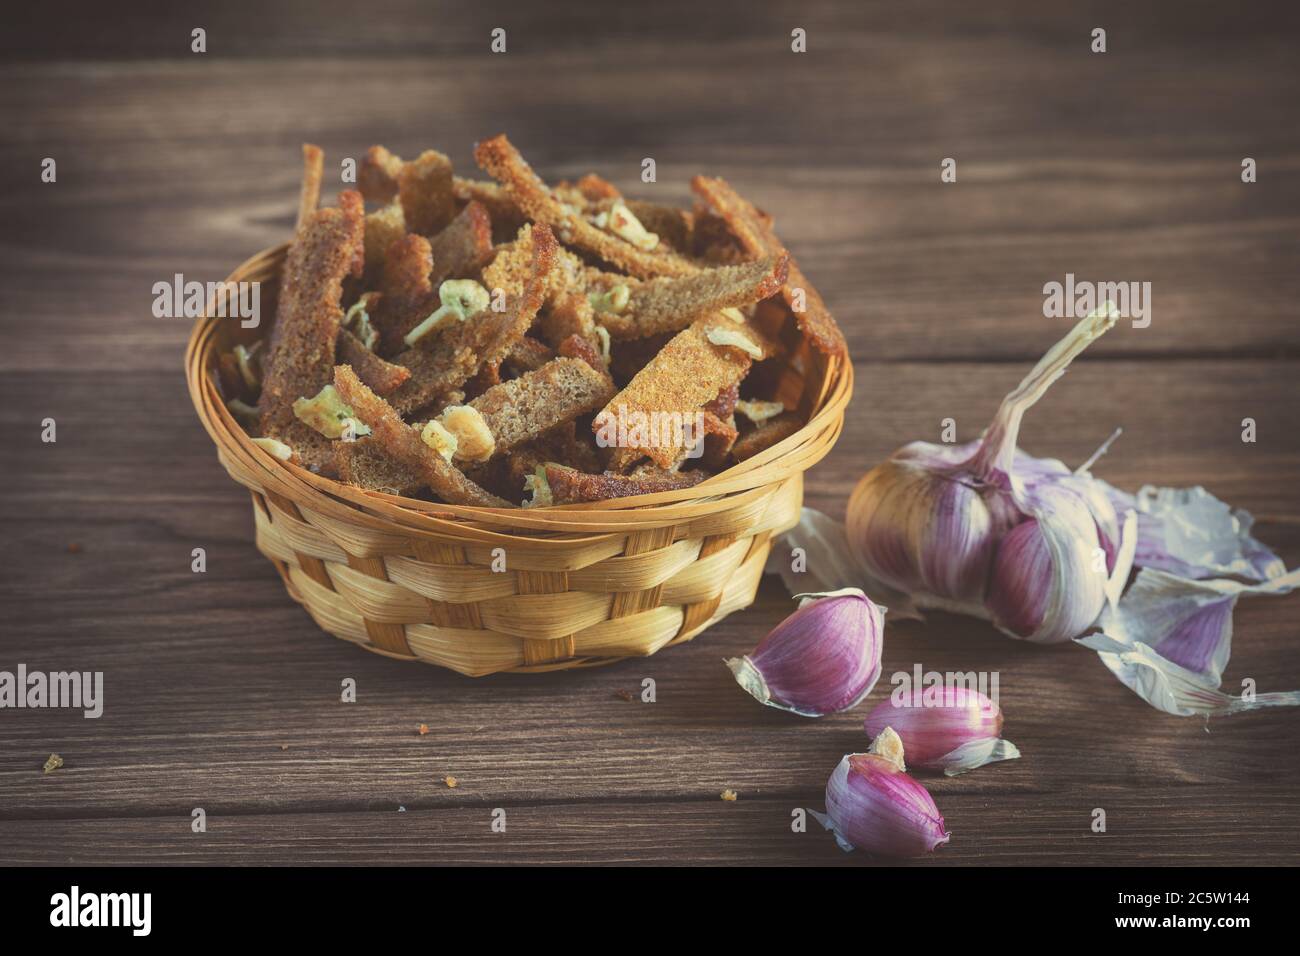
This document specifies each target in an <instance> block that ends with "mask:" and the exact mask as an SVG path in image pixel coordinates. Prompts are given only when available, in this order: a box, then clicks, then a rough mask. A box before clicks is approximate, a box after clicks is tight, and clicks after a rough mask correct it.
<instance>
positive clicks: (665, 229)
mask: <svg viewBox="0 0 1300 956" xmlns="http://www.w3.org/2000/svg"><path fill="white" fill-rule="evenodd" d="M627 208H628V209H630V210H631V211H632V215H634V216H636V217H637V219H639V220H641V225H643V226H645V227H646V229H648V230H649V231H650V232H653V233H654V234H655V235H657V236H658V237H659V239H660V240H661V241H662V242H666V243H668V245H669V246H670V247H671V248H673V249H675V250H677V251H678V252H680V253H682V254H683V255H690V253H691V250H692V249H693V248H694V245H695V216H694V214H693V213H691V212H690V210H687V209H678V208H677V207H676V206H665V205H662V204H661V203H656V202H646V201H645V200H642V199H629V200H627Z"/></svg>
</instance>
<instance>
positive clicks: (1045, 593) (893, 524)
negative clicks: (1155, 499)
mask: <svg viewBox="0 0 1300 956" xmlns="http://www.w3.org/2000/svg"><path fill="white" fill-rule="evenodd" d="M1117 317H1118V314H1117V312H1116V311H1115V310H1114V308H1113V307H1111V306H1110V305H1109V303H1108V304H1107V307H1106V308H1103V309H1101V310H1098V311H1096V312H1094V313H1092V314H1090V315H1089V316H1088V317H1087V318H1085V319H1083V320H1082V321H1081V322H1079V323H1078V324H1077V325H1076V326H1075V327H1074V328H1073V329H1072V330H1071V331H1070V333H1069V334H1068V335H1066V336H1065V338H1063V339H1062V340H1061V341H1060V342H1058V343H1057V344H1056V345H1055V346H1054V347H1053V348H1052V349H1051V350H1049V351H1048V353H1047V354H1046V355H1045V356H1043V358H1042V360H1041V361H1040V362H1039V363H1038V364H1037V365H1035V366H1034V368H1033V370H1032V371H1031V372H1030V373H1029V374H1028V375H1027V376H1025V378H1024V380H1023V381H1022V382H1021V383H1020V385H1019V386H1017V388H1016V389H1015V390H1014V391H1012V392H1011V393H1010V394H1009V395H1007V396H1006V398H1004V399H1003V401H1002V405H1001V406H1000V407H999V409H998V412H997V415H996V416H995V417H994V419H993V423H992V424H991V425H990V426H989V428H988V430H987V431H986V432H985V434H984V437H983V438H982V439H980V440H979V441H977V442H973V443H970V444H966V445H955V446H954V445H933V444H929V443H926V442H913V443H911V444H909V445H906V446H905V447H903V448H901V449H899V450H898V451H897V452H895V453H894V454H893V455H892V456H891V457H890V458H889V460H888V461H886V462H884V463H883V464H881V465H879V466H877V467H876V468H873V469H872V470H871V471H869V472H868V473H867V474H866V475H865V476H864V477H863V478H862V480H861V481H860V482H859V483H858V485H857V487H856V488H854V490H853V494H852V496H851V498H850V499H849V507H848V522H847V531H848V540H849V544H850V545H851V546H852V547H853V549H854V550H855V552H856V553H857V556H858V558H859V559H860V560H861V562H862V563H863V565H864V566H865V567H866V568H867V570H868V571H869V572H870V573H871V574H872V575H873V576H875V577H877V578H879V579H880V580H882V581H884V583H886V584H887V585H889V586H890V587H893V588H897V589H898V590H901V591H904V592H905V593H907V594H910V595H911V596H912V597H913V598H914V599H915V600H916V602H917V603H918V604H919V605H921V606H922V607H939V608H946V609H949V610H956V611H959V612H963V613H969V614H976V615H978V616H981V617H986V618H989V619H991V620H992V621H993V622H994V624H996V625H997V626H998V627H1000V628H1001V629H1002V630H1004V631H1006V632H1007V633H1008V634H1011V635H1012V636H1014V637H1019V638H1024V639H1026V640H1031V641H1036V642H1040V643H1058V642H1061V641H1068V640H1070V639H1072V638H1074V637H1077V636H1078V635H1079V634H1081V633H1082V632H1083V631H1084V630H1086V629H1087V628H1088V627H1089V626H1090V625H1091V624H1092V623H1093V622H1094V621H1095V620H1096V619H1097V616H1098V615H1099V614H1100V613H1101V610H1102V607H1103V606H1104V605H1105V602H1106V600H1107V598H1108V596H1110V595H1112V594H1114V593H1115V592H1116V590H1117V589H1118V588H1122V586H1123V583H1124V581H1125V580H1127V577H1128V573H1129V570H1130V569H1131V564H1132V550H1133V546H1134V544H1133V542H1132V540H1130V539H1132V538H1133V537H1134V536H1135V535H1134V534H1133V533H1129V532H1131V531H1132V522H1131V520H1129V519H1127V517H1126V519H1125V521H1123V522H1121V520H1120V519H1119V517H1118V515H1117V514H1116V511H1115V508H1114V505H1113V503H1112V499H1111V498H1110V497H1109V496H1108V495H1107V494H1106V493H1105V491H1104V489H1103V487H1102V486H1101V485H1100V483H1094V482H1093V479H1092V478H1091V476H1090V475H1088V474H1087V473H1086V471H1080V472H1071V471H1070V470H1069V469H1067V468H1066V467H1065V465H1063V464H1062V463H1061V462H1059V461H1055V460H1051V459H1036V458H1031V457H1030V456H1028V455H1025V454H1023V453H1021V452H1019V451H1018V450H1017V449H1016V439H1017V437H1018V435H1019V432H1020V422H1021V419H1022V418H1023V416H1024V413H1025V411H1026V410H1027V409H1029V408H1030V407H1031V406H1032V405H1033V404H1034V403H1035V402H1036V401H1038V399H1039V398H1041V397H1042V396H1043V394H1044V393H1045V392H1046V391H1047V389H1048V388H1049V387H1050V386H1051V384H1052V383H1053V382H1054V381H1056V379H1058V378H1060V377H1061V375H1062V374H1063V373H1064V372H1065V369H1066V368H1067V367H1068V366H1069V364H1070V362H1071V361H1073V360H1074V358H1075V357H1076V356H1077V355H1078V354H1079V353H1080V352H1082V351H1083V350H1084V349H1085V348H1086V347H1087V346H1088V345H1089V343H1091V342H1092V341H1094V340H1095V339H1097V338H1098V337H1099V336H1101V335H1102V334H1103V333H1105V332H1106V330H1108V329H1109V328H1111V326H1113V325H1114V324H1115V321H1116V318H1117ZM1126 529H1127V530H1126Z"/></svg>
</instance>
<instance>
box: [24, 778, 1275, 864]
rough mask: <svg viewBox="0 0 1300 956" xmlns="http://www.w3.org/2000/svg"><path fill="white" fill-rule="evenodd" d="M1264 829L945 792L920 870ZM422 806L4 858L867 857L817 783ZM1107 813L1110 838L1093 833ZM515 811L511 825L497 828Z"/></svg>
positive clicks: (1157, 854)
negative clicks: (691, 795) (682, 795)
mask: <svg viewBox="0 0 1300 956" xmlns="http://www.w3.org/2000/svg"><path fill="white" fill-rule="evenodd" d="M1253 796H1254V799H1255V809H1256V810H1257V811H1258V812H1259V815H1260V821H1259V824H1258V825H1257V826H1255V827H1253V828H1252V829H1251V830H1249V831H1245V832H1243V830H1242V829H1241V828H1240V826H1239V823H1238V821H1237V820H1235V819H1231V818H1218V819H1213V818H1211V819H1208V820H1207V816H1206V813H1205V810H1206V807H1207V806H1213V805H1215V804H1218V803H1227V802H1232V801H1235V800H1237V799H1239V793H1238V792H1237V791H1236V789H1235V788H1233V787H1231V786H1221V787H1198V788H1186V789H1184V790H1182V791H1180V792H1178V793H1175V794H1172V795H1165V794H1159V793H1156V794H1153V793H1149V792H1144V791H1136V790H1133V789H1131V788H1125V789H1118V790H1117V789H1114V788H1105V787H1095V786H1090V787H1085V788H1082V789H1081V790H1080V792H1078V793H1077V794H1076V796H1075V798H1074V799H1073V800H1072V801H1070V802H1069V803H1062V802H1061V801H1059V800H1058V801H1051V800H1049V799H1046V798H1045V797H1044V795H1041V794H1005V793H1004V794H996V795H992V796H990V795H984V794H980V795H975V794H971V793H965V794H957V793H953V794H939V795H937V797H936V799H937V800H938V803H939V807H940V810H941V812H942V813H943V815H944V821H945V824H946V826H947V828H948V831H949V832H950V833H951V834H952V839H951V840H950V842H949V843H947V844H945V845H944V846H942V847H940V848H939V849H938V850H937V851H936V852H935V853H934V854H933V855H932V856H930V857H928V858H926V859H924V860H916V861H910V864H911V865H914V866H927V867H928V866H961V865H984V866H988V865H995V866H996V865H1003V866H1005V865H1008V864H1015V865H1025V864H1030V865H1037V866H1100V865H1109V866H1139V865H1140V866H1177V865H1187V866H1206V865H1209V866H1277V865H1286V864H1290V863H1294V854H1293V852H1292V851H1291V850H1290V847H1293V846H1294V845H1295V843H1296V841H1297V840H1300V828H1298V827H1297V824H1296V819H1295V817H1294V815H1293V814H1291V813H1289V810H1290V809H1291V806H1292V803H1293V801H1292V798H1291V794H1290V793H1289V792H1288V791H1286V790H1285V789H1283V788H1276V787H1274V788H1268V789H1265V790H1256V791H1255V792H1254V793H1253ZM438 803H439V801H436V800H429V799H426V800H424V801H423V805H417V804H416V802H415V800H412V801H411V802H410V803H408V804H406V811H405V812H399V811H398V806H397V805H392V804H390V805H388V806H383V807H378V806H377V807H375V808H374V809H373V810H370V811H366V812H361V813H347V814H339V813H316V814H307V813H302V812H295V811H288V812H284V813H278V814H254V815H247V816H244V815H234V816H232V815H225V814H221V813H217V812H213V811H212V810H210V809H209V810H208V814H207V832H206V833H201V834H196V833H193V832H192V831H191V829H190V820H191V818H190V814H189V811H188V810H186V811H185V812H181V813H176V814H172V815H170V816H166V817H157V816H151V817H138V818H129V819H82V820H43V821H41V822H40V823H39V824H33V823H30V822H28V821H0V864H4V865H27V864H48V863H51V862H57V863H61V864H64V865H71V866H94V865H123V864H136V865H151V866H152V865H158V864H166V865H196V864H208V865H224V866H232V865H276V864H282V863H283V862H284V861H285V860H286V859H290V860H293V861H295V862H297V863H299V864H303V865H316V866H320V865H340V864H342V865H355V864H370V865H374V864H388V865H398V866H464V865H470V866H473V865H482V864H512V865H518V864H527V865H537V864H561V865H562V864H574V863H598V864H629V863H636V864H650V865H656V866H682V865H694V866H699V865H713V866H720V865H727V866H734V865H737V864H740V865H745V866H764V865H768V866H770V865H805V866H866V865H871V864H872V863H875V862H878V861H873V860H871V859H870V858H868V857H866V856H865V855H864V854H862V853H844V852H842V851H841V850H840V849H838V848H837V847H836V846H835V843H834V841H833V840H832V839H831V837H830V835H829V834H827V833H826V832H824V831H823V830H822V829H821V827H820V826H818V825H817V824H816V823H815V822H814V821H812V820H811V819H809V820H808V823H809V824H810V825H811V829H809V830H806V831H805V832H802V833H795V832H793V831H792V828H791V825H792V821H793V819H794V818H793V816H792V814H793V811H794V810H795V809H797V808H799V807H801V806H808V805H811V806H813V807H814V808H819V807H821V806H822V799H821V794H820V792H818V791H817V790H816V789H814V788H811V787H810V788H807V789H805V790H801V791H799V792H797V793H792V794H790V795H788V797H786V798H785V799H769V798H758V799H752V798H751V795H750V794H746V793H742V794H741V795H740V799H739V800H738V801H737V802H735V803H725V802H723V801H721V800H719V799H718V798H717V797H716V795H713V796H712V800H710V799H709V795H702V796H701V797H700V798H699V800H698V801H696V802H692V803H688V804H681V803H659V802H653V801H645V802H625V801H619V800H610V801H608V802H601V803H579V804H574V803H566V804H554V803H541V804H524V805H516V804H507V805H505V806H501V807H498V806H496V805H493V804H491V803H483V804H481V805H479V806H475V807H461V808H447V807H445V806H443V807H440V808H437V809H435V808H434V807H435V806H436V805H438ZM1096 807H1101V808H1103V809H1105V810H1106V824H1107V831H1106V832H1105V833H1094V832H1092V830H1091V822H1092V811H1093V809H1094V808H1096ZM496 809H501V810H504V812H505V824H506V829H505V832H494V831H493V830H492V829H491V825H492V822H493V816H492V814H493V811H494V810H496Z"/></svg>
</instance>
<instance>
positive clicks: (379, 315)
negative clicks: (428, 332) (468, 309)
mask: <svg viewBox="0 0 1300 956" xmlns="http://www.w3.org/2000/svg"><path fill="white" fill-rule="evenodd" d="M432 269H433V249H432V247H431V245H430V243H429V240H428V239H426V238H424V236H417V235H416V234H415V233H406V234H405V235H403V236H402V237H401V238H400V239H398V240H397V241H396V242H394V243H393V244H392V245H390V246H389V247H388V252H387V253H386V254H385V256H384V265H383V272H382V274H381V275H380V279H379V291H380V292H381V293H383V298H381V299H380V300H379V305H378V306H377V307H376V308H375V311H374V314H373V315H371V316H370V321H371V322H372V323H373V324H374V326H375V328H376V329H378V330H379V349H378V351H379V353H380V354H381V355H393V354H395V353H397V352H400V351H401V350H403V349H404V348H406V343H405V342H404V341H402V340H403V338H404V337H405V335H406V333H408V332H410V331H411V329H413V328H415V327H416V326H417V325H419V324H420V323H421V322H423V321H424V320H425V319H426V318H428V316H429V313H430V312H432V311H433V310H434V309H436V308H437V297H436V291H437V290H436V289H435V288H434V286H433V283H432V282H430V281H429V273H430V272H431V271H432Z"/></svg>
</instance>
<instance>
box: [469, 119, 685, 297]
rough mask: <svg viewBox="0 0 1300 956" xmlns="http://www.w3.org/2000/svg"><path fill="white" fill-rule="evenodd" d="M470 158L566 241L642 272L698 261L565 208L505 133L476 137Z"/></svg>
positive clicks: (681, 271) (659, 272)
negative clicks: (641, 245)
mask: <svg viewBox="0 0 1300 956" xmlns="http://www.w3.org/2000/svg"><path fill="white" fill-rule="evenodd" d="M474 158H475V160H477V161H478V164H479V165H480V166H481V167H482V168H483V169H484V170H486V171H487V172H488V173H489V174H490V175H491V176H492V177H493V178H494V179H497V180H498V181H500V182H501V183H502V184H503V185H504V186H505V187H506V189H507V190H508V191H509V192H510V196H511V198H513V199H514V200H515V202H516V203H517V204H518V205H519V208H520V209H522V210H523V211H524V213H525V214H526V215H527V216H528V217H529V218H531V219H533V220H535V221H536V222H540V223H545V224H546V225H548V226H550V227H551V228H552V229H554V230H555V233H556V235H557V236H559V238H560V239H562V240H563V241H564V242H565V243H567V244H570V245H575V246H578V247H579V248H580V249H584V250H586V251H587V252H590V253H592V254H594V255H597V256H599V257H600V258H602V259H604V260H605V261H606V262H610V263H613V264H614V265H616V266H618V267H619V268H620V269H623V270H624V271H626V272H630V273H631V274H632V275H635V276H641V277H643V278H648V277H652V276H665V275H676V276H682V275H690V274H691V273H693V272H695V271H697V269H698V267H697V266H696V265H695V264H694V263H692V262H690V261H689V260H687V259H685V258H683V257H682V256H680V255H678V254H677V253H675V252H673V251H671V250H669V249H668V247H667V245H666V244H665V245H663V246H661V247H660V248H659V249H656V250H654V251H652V252H645V251H643V250H641V249H638V248H637V247H636V246H634V245H632V244H631V243H630V242H626V241H624V240H623V239H620V238H619V237H618V236H615V235H612V234H611V233H608V232H605V231H604V230H602V229H598V228H596V227H595V226H594V225H592V224H591V223H589V222H587V221H586V220H585V219H583V218H582V216H581V215H580V214H578V213H575V212H573V211H570V210H569V209H567V208H565V206H564V204H563V203H561V202H560V201H559V200H558V199H556V198H555V196H554V195H553V194H552V193H551V191H550V190H549V189H547V187H546V184H545V183H544V182H542V180H541V179H540V178H538V176H537V174H536V173H535V172H533V170H532V167H530V166H529V165H528V163H527V162H526V161H525V160H524V158H523V156H521V155H520V154H519V151H518V150H517V149H515V147H514V146H513V145H511V143H510V141H509V140H508V139H506V137H505V135H504V134H502V135H499V136H494V137H493V138H492V139H489V140H485V141H483V142H481V143H479V144H478V146H477V147H476V148H475V150H474Z"/></svg>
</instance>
